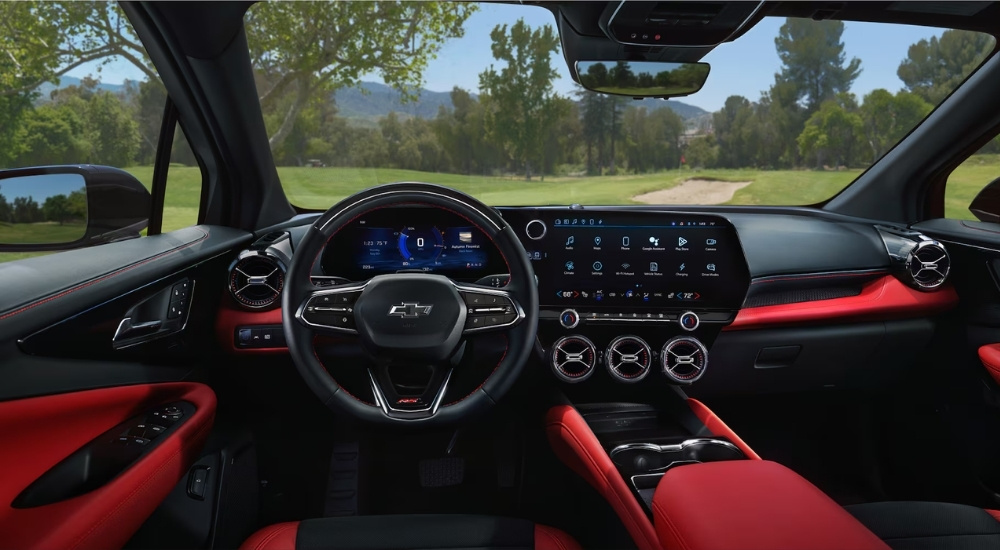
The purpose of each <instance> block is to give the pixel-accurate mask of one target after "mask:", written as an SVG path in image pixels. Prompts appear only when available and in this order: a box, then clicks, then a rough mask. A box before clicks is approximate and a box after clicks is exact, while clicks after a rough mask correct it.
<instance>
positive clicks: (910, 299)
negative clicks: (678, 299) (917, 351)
mask: <svg viewBox="0 0 1000 550" xmlns="http://www.w3.org/2000/svg"><path fill="white" fill-rule="evenodd" d="M957 304H958V294H956V293H955V289H954V288H953V287H952V286H951V285H950V284H946V285H945V286H943V287H941V288H940V289H938V290H936V291H934V292H920V291H919V290H916V289H913V288H910V287H908V286H906V285H905V284H903V283H902V282H901V281H900V280H899V279H897V278H896V277H894V276H892V275H886V276H884V277H882V278H880V279H876V280H874V281H872V282H870V283H867V284H866V285H864V287H863V288H862V289H861V294H858V295H857V296H847V297H844V298H833V299H830V300H816V301H810V302H797V303H794V304H782V305H777V306H761V307H748V308H743V309H741V310H740V312H739V313H738V314H736V319H735V320H733V323H732V324H731V325H729V326H727V327H726V328H725V329H724V330H743V329H753V328H763V327H768V326H777V325H787V324H794V323H808V322H820V323H823V322H830V321H840V322H843V321H869V320H870V321H876V320H885V319H898V318H906V317H921V316H927V315H932V314H935V313H940V312H942V311H946V310H948V309H951V308H952V307H954V306H955V305H957Z"/></svg>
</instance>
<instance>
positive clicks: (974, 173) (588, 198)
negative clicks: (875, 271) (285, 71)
mask: <svg viewBox="0 0 1000 550" xmlns="http://www.w3.org/2000/svg"><path fill="white" fill-rule="evenodd" d="M128 170H129V171H130V172H132V173H133V174H135V175H136V177H138V178H139V179H140V180H141V181H143V182H149V181H150V179H151V177H150V176H151V173H152V169H151V168H149V167H134V168H129V169H128ZM860 173H861V172H860V170H843V171H837V172H822V171H812V170H750V169H744V170H694V171H693V170H686V169H685V170H671V171H667V172H660V173H656V174H639V175H631V174H626V175H617V176H595V177H558V178H554V177H547V178H545V181H541V180H538V179H537V178H536V179H535V180H533V181H531V182H525V181H522V180H519V179H509V178H508V179H504V178H493V177H485V176H465V175H458V174H435V173H430V172H418V171H413V170H393V169H376V168H305V167H293V166H282V167H279V168H278V175H279V177H280V178H281V181H282V185H283V186H284V187H285V192H286V194H287V195H288V198H289V200H290V201H292V203H293V204H295V205H297V206H301V207H304V208H316V209H323V208H328V207H329V206H331V205H333V204H334V203H336V202H337V201H339V200H340V199H342V198H344V197H346V196H348V195H350V194H352V193H354V192H355V191H358V190H360V189H364V188H366V187H371V186H373V185H378V184H381V183H390V182H395V181H425V182H431V183H438V184H441V185H446V186H449V187H454V188H456V189H460V190H462V191H465V192H467V193H471V194H472V195H475V196H476V197H478V198H479V199H481V200H483V201H484V202H486V203H487V204H494V205H543V204H571V203H580V204H633V203H634V201H633V200H632V197H634V196H636V195H640V194H642V193H647V192H650V191H656V190H658V189H667V188H670V187H673V186H675V185H678V184H680V183H681V182H683V181H684V180H687V179H690V178H704V179H718V180H723V181H751V182H753V183H751V184H750V185H748V186H747V187H744V188H743V189H740V190H738V191H737V192H736V194H735V196H734V197H733V199H732V200H731V201H729V203H727V204H761V205H803V204H815V203H817V202H820V201H823V200H825V199H828V198H830V197H832V196H833V195H835V194H836V193H837V192H838V191H840V190H841V189H843V188H844V187H845V186H847V185H848V184H849V183H851V181H853V180H854V178H856V177H857V176H858V175H859V174H860ZM996 177H1000V155H979V156H976V157H973V158H972V159H971V160H970V161H968V162H967V163H965V164H963V165H962V166H960V167H959V168H958V169H957V170H956V171H955V172H954V173H953V174H952V176H951V179H950V180H949V182H948V187H947V193H946V208H947V215H948V217H953V218H965V219H973V217H972V214H971V213H970V212H969V210H968V205H969V203H970V202H971V201H972V198H973V197H975V195H976V194H977V193H978V192H979V191H980V190H981V189H982V188H983V186H984V185H986V184H987V183H989V182H990V181H992V180H993V179H995V178H996ZM200 179H201V172H200V170H199V169H197V168H193V167H187V166H174V167H171V169H170V178H169V182H168V184H167V200H166V204H167V205H168V206H167V211H166V212H165V213H164V216H163V229H164V231H169V230H172V229H177V228H180V227H185V226H187V225H191V224H193V223H195V220H197V217H198V203H199V201H200V197H201V196H200V191H199V185H200V183H199V182H200Z"/></svg>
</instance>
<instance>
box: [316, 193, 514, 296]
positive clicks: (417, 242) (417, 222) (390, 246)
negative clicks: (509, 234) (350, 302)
mask: <svg viewBox="0 0 1000 550" xmlns="http://www.w3.org/2000/svg"><path fill="white" fill-rule="evenodd" d="M321 267H322V270H323V273H324V274H325V275H333V276H338V277H344V278H346V279H350V280H356V281H357V280H364V279H369V278H371V277H374V276H376V275H383V274H388V273H399V272H421V273H436V274H440V275H445V276H448V277H452V278H454V279H456V280H463V281H468V280H477V279H479V278H480V277H482V276H484V275H487V274H492V273H505V272H506V271H507V266H506V264H505V263H504V262H503V259H502V258H501V257H500V255H499V252H497V251H496V247H495V246H494V245H493V243H492V242H491V241H490V240H489V238H487V237H486V235H485V234H484V233H483V232H482V231H481V230H479V228H477V227H475V226H472V225H470V224H469V222H468V221H466V220H465V219H463V218H461V217H459V216H457V215H455V214H452V213H450V212H447V211H444V210H440V209H434V208H427V207H417V206H413V207H405V208H403V207H401V208H391V209H383V210H376V211H373V212H371V213H369V214H366V215H365V216H363V217H361V218H359V219H357V220H355V221H353V222H351V223H350V224H349V225H348V226H346V227H345V228H344V229H342V230H340V231H339V232H338V233H337V234H336V235H334V237H333V239H331V241H330V243H329V244H328V245H327V247H326V250H325V252H324V253H323V257H322V260H321Z"/></svg>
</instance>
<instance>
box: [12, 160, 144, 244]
mask: <svg viewBox="0 0 1000 550" xmlns="http://www.w3.org/2000/svg"><path fill="white" fill-rule="evenodd" d="M74 191H75V193H74ZM76 193H81V195H84V196H85V197H86V205H85V207H84V205H82V204H80V201H79V199H76V198H75V197H74V195H76ZM0 195H3V196H4V201H3V202H2V203H0V216H6V219H0V252H55V251H60V250H71V249H75V248H86V247H88V246H95V245H99V244H104V243H109V242H114V241H123V240H128V239H134V238H136V237H139V236H140V232H141V231H142V230H143V229H145V228H146V226H148V225H149V214H150V209H151V205H152V197H151V196H150V194H149V191H148V190H147V189H146V187H145V186H143V185H142V183H140V182H139V180H137V179H136V178H135V176H133V175H132V174H129V173H128V172H126V171H124V170H119V169H118V168H112V167H110V166H96V165H86V164H84V165H65V166H40V167H32V168H15V169H11V170H0ZM58 195H66V196H67V197H68V200H69V201H70V202H72V203H73V206H71V207H69V208H65V207H61V208H47V205H48V204H49V199H52V198H53V197H57V196H58ZM77 196H79V195H77ZM15 198H23V199H24V201H27V202H28V203H30V202H32V201H33V202H34V205H33V206H32V210H33V211H34V212H35V214H34V216H33V217H30V219H27V221H25V218H23V217H22V218H20V219H17V218H16V217H15V216H13V211H12V210H11V209H9V208H7V209H5V206H7V205H13V204H14V199H15ZM5 210H11V211H8V212H5ZM81 210H82V211H84V212H81ZM67 211H68V213H67ZM54 212H62V213H61V214H56V213H54ZM81 214H83V216H81ZM57 218H58V219H57ZM17 225H21V226H24V228H25V229H26V230H23V231H13V230H11V229H12V228H14V227H15V226H17ZM56 225H58V226H59V227H60V228H62V230H60V231H52V230H51V229H53V228H54V227H56ZM42 226H46V227H48V228H49V229H48V230H42V229H43V227H42ZM33 228H34V229H38V230H34V229H33ZM5 229H6V231H5Z"/></svg>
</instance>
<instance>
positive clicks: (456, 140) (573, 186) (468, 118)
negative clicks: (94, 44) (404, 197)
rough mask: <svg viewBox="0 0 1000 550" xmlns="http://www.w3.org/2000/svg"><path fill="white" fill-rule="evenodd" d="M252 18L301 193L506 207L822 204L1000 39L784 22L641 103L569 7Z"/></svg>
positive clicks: (260, 68) (403, 9) (272, 118)
mask: <svg viewBox="0 0 1000 550" xmlns="http://www.w3.org/2000/svg"><path fill="white" fill-rule="evenodd" d="M246 26H247V33H248V37H249V44H250V49H251V54H252V58H253V63H254V69H255V71H256V75H257V86H258V91H259V93H260V97H261V105H262V107H263V110H264V116H265V120H266V123H267V129H268V133H269V139H270V142H271V148H272V151H273V153H274V158H275V161H276V162H277V164H278V173H279V175H280V177H281V181H282V185H283V186H284V189H285V191H286V194H287V195H288V197H289V199H290V200H291V201H292V203H293V204H295V205H297V206H300V207H304V208H317V209H322V208H327V207H329V206H330V205H331V204H332V203H333V202H335V201H336V200H338V199H340V198H342V197H344V196H347V195H348V194H350V193H352V192H354V191H357V190H359V189H362V188H365V187H368V186H371V185H375V184H378V183H386V182H393V181H401V180H416V181H427V182H431V183H439V184H443V185H448V186H451V187H456V188H459V189H462V190H463V191H466V192H469V193H471V194H473V195H475V196H476V197H478V198H480V199H481V200H483V201H484V202H486V203H488V204H494V205H544V204H569V203H580V204H630V203H649V204H784V205H796V204H814V203H817V202H821V201H823V200H826V199H828V198H830V197H831V196H833V195H834V194H836V193H837V192H838V191H840V190H841V189H843V188H844V187H845V186H846V185H848V184H849V183H850V182H851V181H853V180H854V179H855V178H856V177H857V176H858V174H860V173H861V171H863V170H864V169H865V168H867V167H868V166H869V165H871V164H872V163H873V162H875V161H876V160H877V159H879V158H880V157H881V156H882V155H884V154H885V153H886V151H888V150H889V149H890V148H891V147H892V146H893V145H895V144H896V143H897V142H898V141H899V140H901V139H902V138H903V137H904V136H905V135H906V134H907V133H909V131H910V130H911V129H912V128H913V127H914V126H916V125H917V124H918V123H919V122H920V121H921V120H923V119H924V117H926V116H927V114H928V113H930V111H931V110H932V109H933V108H934V107H935V106H937V104H938V103H940V102H941V101H942V100H943V99H944V98H945V97H946V96H947V95H948V94H949V93H951V91H952V90H953V89H954V88H955V87H956V86H957V85H958V84H960V83H961V82H962V81H963V80H964V79H965V77H966V76H968V74H969V73H971V72H972V71H973V70H974V69H975V68H976V67H977V66H978V65H979V64H980V63H981V62H982V61H983V60H984V59H985V58H986V56H987V55H988V54H989V53H990V52H991V51H992V49H993V44H994V39H993V37H992V36H989V35H985V34H976V33H971V32H966V31H958V30H945V29H934V28H926V27H915V26H904V25H890V24H875V23H854V22H847V23H843V22H839V21H814V20H811V19H785V18H765V19H764V20H763V21H762V22H760V23H759V24H757V25H756V26H755V27H754V28H752V29H751V30H750V31H749V32H747V33H746V34H745V35H744V36H742V37H740V38H738V39H737V40H735V41H734V42H731V43H726V44H723V45H721V46H719V47H717V48H716V49H715V50H713V51H712V52H711V53H709V54H708V55H707V56H706V57H705V58H704V59H703V61H705V62H707V63H709V64H711V66H712V70H711V74H710V75H709V77H708V81H707V83H706V84H705V86H704V88H703V89H702V90H701V91H699V92H698V93H695V94H693V95H690V96H687V97H684V98H681V99H672V100H668V101H664V100H660V99H645V100H641V101H637V100H633V99H632V98H628V97H613V96H607V95H601V94H597V93H593V92H588V91H585V90H583V89H582V88H581V87H580V86H579V85H578V84H576V83H575V82H574V81H573V80H572V79H571V78H570V76H569V69H568V67H567V63H566V61H565V59H564V57H563V55H562V53H561V51H560V41H559V36H558V33H557V31H556V30H555V20H554V16H553V14H552V13H551V12H550V11H548V10H546V9H544V8H540V7H536V6H523V5H507V4H487V3H484V4H478V5H477V4H465V3H443V4H437V3H433V4H432V3H407V2H404V3H401V4H386V3H370V2H338V3H317V4H314V3H309V2H291V3H287V2H280V3H258V4H255V5H254V6H253V7H252V8H250V10H249V12H248V14H247V17H246ZM292 29H295V32H291V30H292ZM300 29H302V32H299V30H300Z"/></svg>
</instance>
